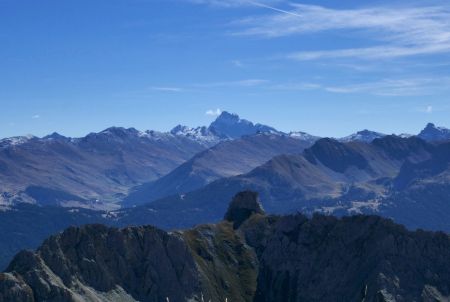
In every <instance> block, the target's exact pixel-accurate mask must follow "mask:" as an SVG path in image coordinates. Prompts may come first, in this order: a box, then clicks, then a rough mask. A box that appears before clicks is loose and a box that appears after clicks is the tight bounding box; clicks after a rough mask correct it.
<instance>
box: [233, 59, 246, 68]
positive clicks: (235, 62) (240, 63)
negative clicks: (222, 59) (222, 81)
mask: <svg viewBox="0 0 450 302" xmlns="http://www.w3.org/2000/svg"><path fill="white" fill-rule="evenodd" d="M231 64H233V65H234V66H235V67H244V64H242V62H241V61H239V60H232V61H231Z"/></svg>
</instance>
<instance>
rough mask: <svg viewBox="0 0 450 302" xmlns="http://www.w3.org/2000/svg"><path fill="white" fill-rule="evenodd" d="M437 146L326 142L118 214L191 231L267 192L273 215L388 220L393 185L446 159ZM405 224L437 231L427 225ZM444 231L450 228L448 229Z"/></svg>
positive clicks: (396, 140) (398, 141)
mask: <svg viewBox="0 0 450 302" xmlns="http://www.w3.org/2000/svg"><path fill="white" fill-rule="evenodd" d="M439 148H441V147H437V146H435V145H431V144H427V143H426V142H424V141H422V140H420V139H418V138H415V137H411V138H407V139H406V138H400V137H395V136H386V137H384V138H382V139H376V140H374V141H373V142H372V143H371V144H367V143H361V142H350V143H345V144H344V143H340V142H338V141H335V140H331V139H321V140H319V141H317V142H316V143H315V144H314V145H313V146H312V147H311V148H308V149H306V150H305V151H304V153H303V154H298V155H281V156H277V157H275V158H273V159H272V160H270V161H268V162H267V163H265V164H263V165H262V166H260V167H258V168H256V169H254V170H252V171H251V172H249V173H246V174H243V175H239V176H235V177H230V178H226V179H220V180H217V181H215V182H213V183H211V184H209V185H207V186H205V187H203V188H201V189H198V190H196V191H193V192H190V193H187V194H182V195H174V196H170V197H167V198H163V199H161V200H157V201H155V202H153V203H151V204H149V205H145V206H143V207H138V208H136V209H125V210H122V211H116V212H114V215H116V216H115V219H117V220H118V221H119V222H120V223H124V224H129V223H144V224H145V223H153V224H156V225H158V226H161V227H164V228H173V227H188V226H191V225H193V224H195V223H199V222H212V221H217V220H218V219H219V218H220V217H221V214H220V213H222V212H223V211H225V209H226V205H227V200H229V199H230V198H231V197H232V196H233V195H234V194H235V192H237V191H241V190H245V189H251V190H254V191H257V192H259V193H260V194H261V196H262V199H263V200H264V208H265V209H266V210H267V211H269V212H271V213H289V212H293V211H294V212H295V211H304V212H306V213H312V212H314V211H320V212H324V213H335V214H337V215H347V214H355V213H379V214H381V215H386V216H389V215H390V209H391V208H393V207H394V206H393V205H392V203H391V202H389V203H387V202H386V203H383V202H384V201H387V200H391V201H392V198H395V196H398V195H399V194H400V193H401V192H400V191H399V189H398V188H397V187H396V186H395V182H396V178H397V177H398V175H399V173H401V172H400V171H401V170H402V169H405V168H404V167H405V166H407V165H410V164H417V165H420V163H424V162H427V161H429V160H432V158H434V157H436V156H437V154H439V153H442V152H440V151H438V150H439ZM444 153H445V152H444ZM449 205H450V203H449ZM396 206H398V207H400V208H401V206H402V205H401V204H400V205H396ZM174 213H177V214H174ZM397 214H398V213H397ZM172 217H173V218H172ZM389 217H391V216H389ZM407 225H408V227H412V228H415V227H423V228H427V227H428V226H431V225H429V224H428V222H427V221H426V220H421V219H418V220H416V221H409V223H407ZM433 229H434V228H433ZM444 229H445V230H450V225H448V224H447V226H446V227H445V228H444Z"/></svg>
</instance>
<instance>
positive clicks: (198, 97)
mask: <svg viewBox="0 0 450 302" xmlns="http://www.w3.org/2000/svg"><path fill="white" fill-rule="evenodd" d="M217 109H221V110H227V111H231V112H236V113H239V114H240V115H241V116H242V117H244V118H247V119H250V120H252V121H256V122H261V123H265V124H269V125H271V126H274V127H276V128H278V129H280V130H284V131H290V130H301V131H307V132H309V133H312V134H316V135H322V136H344V135H347V134H349V133H352V132H355V131H357V130H361V129H364V128H369V129H373V130H377V131H381V132H385V133H393V132H394V133H402V132H410V133H416V132H418V131H419V130H420V129H421V128H423V127H424V126H425V123H427V122H429V121H430V122H434V123H436V124H438V125H441V126H447V127H450V120H449V118H448V117H449V116H450V4H449V3H448V1H433V0H427V1H354V0H351V1H340V0H333V1H332V0H328V1H296V2H295V1H294V2H292V1H283V0H279V1H277V0H272V1H270V0H254V1H253V0H248V1H247V0H222V1H219V0H96V1H92V0H91V1H87V0H77V1H66V0H64V1H61V0H53V1H49V0H40V1H35V0H0V137H7V136H13V135H23V134H35V135H39V136H42V135H45V134H48V133H51V132H53V131H57V132H60V133H62V134H64V135H68V136H82V135H85V134H86V133H88V132H91V131H100V130H102V129H104V128H106V127H109V126H112V125H115V126H125V127H131V126H132V127H136V128H138V129H141V130H145V129H155V130H169V129H170V128H172V127H173V126H175V125H176V124H178V123H182V124H187V125H190V126H197V125H205V124H208V123H210V122H211V121H212V120H213V119H214V116H213V115H208V114H206V112H207V111H208V110H214V111H215V110H217Z"/></svg>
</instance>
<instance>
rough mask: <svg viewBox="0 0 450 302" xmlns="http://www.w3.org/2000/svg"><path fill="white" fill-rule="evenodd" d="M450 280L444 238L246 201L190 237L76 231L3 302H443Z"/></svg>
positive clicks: (14, 272)
mask: <svg viewBox="0 0 450 302" xmlns="http://www.w3.org/2000/svg"><path fill="white" fill-rule="evenodd" d="M222 215H223V213H222ZM337 276H338V278H337ZM449 280H450V238H449V236H448V235H446V234H444V233H440V232H438V233H432V232H424V231H416V232H411V231H408V230H406V229H405V228H404V227H403V226H400V225H397V224H394V223H393V222H392V221H390V220H387V219H383V218H380V217H375V216H361V215H358V216H354V217H345V218H342V219H337V218H335V217H327V216H320V215H315V216H314V217H312V218H307V217H306V216H304V215H301V214H296V215H289V216H273V215H267V214H266V213H265V212H264V210H263V209H262V208H261V205H260V204H259V202H258V198H257V194H255V193H253V192H241V193H239V194H237V195H236V197H235V198H234V199H233V201H232V203H231V204H230V206H229V207H228V210H227V211H226V213H225V218H224V219H223V220H222V221H220V222H218V223H217V224H208V225H199V226H196V227H195V228H192V229H188V230H184V231H177V232H165V231H163V230H160V229H157V228H155V227H152V226H141V227H136V226H134V227H127V228H124V229H116V228H110V227H106V226H102V225H88V226H83V227H71V228H69V229H67V230H65V231H64V232H62V233H60V234H57V235H54V236H52V237H50V238H49V239H47V240H46V241H45V242H44V243H43V244H42V245H41V246H40V248H39V249H38V250H37V251H22V252H20V253H19V254H17V256H16V257H15V258H14V260H13V261H12V262H11V263H10V265H9V266H8V268H7V269H6V272H5V273H1V274H0V300H1V301H9V302H24V301H30V302H31V301H34V302H44V301H92V302H94V301H109V302H123V301H129V302H135V301H143V302H154V301H174V302H182V301H192V302H202V301H224V300H225V301H255V302H273V301H311V302H319V301H320V302H334V301H336V298H337V297H339V299H341V300H342V301H367V302H377V301H424V302H432V301H436V302H437V301H439V302H444V301H448V297H449V288H448V281H449ZM392 297H395V299H393V298H392Z"/></svg>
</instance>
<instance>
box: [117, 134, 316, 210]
mask: <svg viewBox="0 0 450 302" xmlns="http://www.w3.org/2000/svg"><path fill="white" fill-rule="evenodd" d="M312 143H313V142H312V141H310V140H308V141H305V140H303V139H297V138H292V137H289V136H286V135H278V134H257V135H252V136H244V137H243V138H240V139H235V140H230V141H225V142H222V143H219V144H218V145H216V146H214V147H212V148H210V149H208V150H206V151H204V152H201V153H199V154H197V155H196V156H194V157H193V158H192V159H190V160H189V161H187V162H185V163H184V164H182V165H181V166H179V167H178V168H176V169H175V170H173V171H172V172H170V173H169V174H167V175H166V176H164V177H162V178H160V179H158V180H156V181H154V182H152V183H148V184H144V185H142V186H139V187H136V188H135V189H134V191H133V192H132V193H131V194H130V195H129V196H127V198H126V199H125V200H124V203H123V204H124V205H126V206H131V205H138V204H144V203H148V202H151V201H153V200H156V199H159V198H163V197H166V196H169V195H173V194H176V193H177V194H184V193H187V192H191V191H194V190H196V189H198V188H201V187H203V186H205V185H207V184H209V183H211V182H212V181H214V180H217V179H219V178H224V177H231V176H236V175H239V174H243V173H247V172H249V171H251V170H252V169H254V168H256V167H258V166H260V165H262V164H264V163H265V162H266V161H268V160H270V159H271V158H273V157H274V156H276V155H280V154H300V153H301V152H303V150H304V149H305V148H306V147H309V146H311V144H312Z"/></svg>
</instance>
